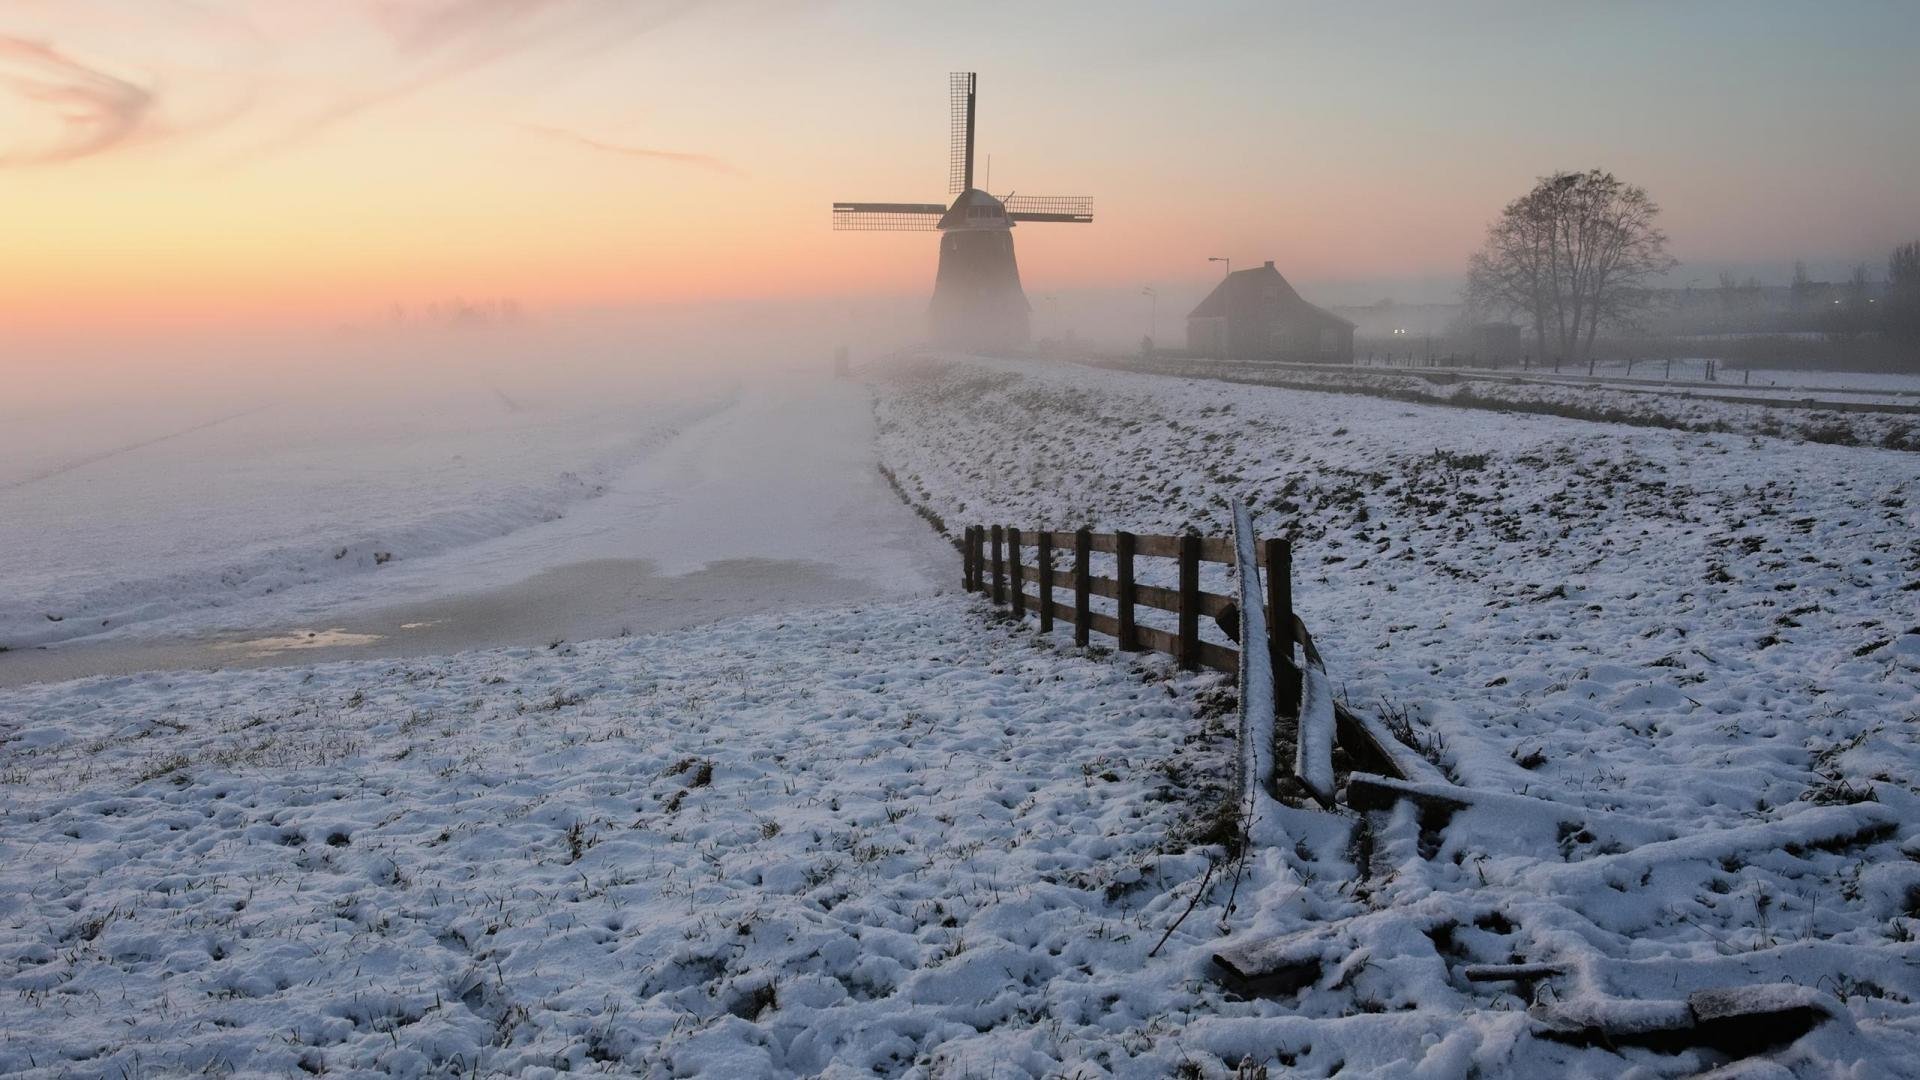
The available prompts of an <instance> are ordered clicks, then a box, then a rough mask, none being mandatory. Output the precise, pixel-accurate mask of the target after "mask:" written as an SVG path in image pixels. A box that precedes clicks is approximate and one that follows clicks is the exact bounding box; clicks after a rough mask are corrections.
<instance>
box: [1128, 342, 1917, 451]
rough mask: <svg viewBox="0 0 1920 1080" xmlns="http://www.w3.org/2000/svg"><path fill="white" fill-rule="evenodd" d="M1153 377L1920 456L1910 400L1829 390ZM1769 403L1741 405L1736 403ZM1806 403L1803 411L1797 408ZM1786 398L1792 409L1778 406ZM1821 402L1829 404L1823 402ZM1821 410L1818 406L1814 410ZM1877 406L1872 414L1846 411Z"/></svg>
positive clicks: (1363, 375)
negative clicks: (1791, 401) (1881, 449)
mask: <svg viewBox="0 0 1920 1080" xmlns="http://www.w3.org/2000/svg"><path fill="white" fill-rule="evenodd" d="M1113 366H1115V367H1120V368H1134V367H1140V366H1142V365H1140V363H1139V362H1138V361H1132V360H1129V361H1124V362H1117V363H1115V364H1114V365H1113ZM1145 369H1146V370H1148V371H1152V372H1155V373H1158V374H1170V375H1176V376H1177V375H1184V374H1188V373H1192V374H1205V375H1212V376H1215V377H1218V378H1220V379H1223V380H1232V381H1238V382H1241V383H1253V384H1261V385H1268V386H1276V387H1285V388H1291V389H1319V390H1322V391H1325V392H1334V393H1342V394H1363V395H1367V396H1373V397H1382V398H1390V399H1395V400H1400V401H1410V402H1416V403H1419V402H1439V403H1447V404H1452V405H1455V406H1462V407H1470V408H1477V409H1485V410H1491V411H1499V412H1514V413H1525V414H1537V415H1547V416H1561V417H1570V418H1577V419H1585V420H1601V421H1607V422H1613V423H1625V424H1631V425H1635V426H1642V427H1668V428H1677V429H1679V430H1682V431H1699V432H1722V433H1728V434H1744V435H1765V436H1780V437H1786V438H1794V439H1802V440H1806V441H1809V442H1822V443H1834V444H1839V445H1845V446H1881V447H1887V448H1890V449H1904V450H1920V416H1916V415H1914V414H1913V413H1912V412H1910V411H1886V410H1888V409H1896V410H1910V409H1911V408H1912V407H1913V406H1914V399H1913V398H1912V397H1910V396H1901V395H1893V394H1887V393H1871V392H1865V393H1861V392H1853V391H1839V392H1836V393H1834V394H1816V393H1814V392H1811V391H1794V390H1781V389H1768V388H1758V389H1756V388H1752V387H1741V386H1740V385H1739V384H1738V383H1721V384H1713V385H1711V386H1707V387H1688V386H1664V385H1661V384H1659V383H1650V384H1648V383H1643V384H1635V385H1631V386H1630V385H1628V384H1627V383H1625V382H1624V381H1619V382H1608V381H1605V380H1599V381H1595V380H1589V379H1587V378H1585V377H1584V376H1564V377H1557V376H1554V375H1552V374H1551V373H1545V374H1535V373H1526V374H1524V375H1516V374H1515V373H1513V372H1511V371H1508V372H1494V373H1475V372H1472V371H1467V372H1443V373H1440V374H1443V375H1446V376H1448V377H1449V378H1452V380H1453V381H1447V382H1435V381H1431V380H1429V379H1428V378H1426V377H1424V376H1423V375H1420V374H1415V373H1412V372H1407V371H1400V370H1395V369H1390V368H1385V367H1367V366H1364V365H1362V366H1360V367H1349V366H1345V365H1337V366H1336V365H1324V366H1323V365H1311V366H1309V365H1285V364H1281V365H1267V364H1239V363H1225V364H1223V363H1219V362H1215V361H1208V360H1183V359H1165V360H1160V361H1156V362H1154V363H1152V364H1150V365H1145ZM1725 397H1734V398H1742V399H1751V400H1754V401H1756V402H1758V401H1760V400H1768V401H1769V402H1770V403H1769V404H1757V403H1756V404H1751V405H1749V404H1746V403H1745V400H1741V401H1725V400H1714V399H1715V398H1725ZM1808 397H1814V398H1815V399H1816V400H1815V402H1814V403H1813V404H1807V405H1802V404H1798V403H1797V402H1799V401H1800V400H1802V399H1805V398H1808ZM1787 398H1792V399H1794V400H1795V401H1796V404H1793V405H1791V406H1788V405H1783V404H1781V403H1780V402H1781V400H1782V399H1787ZM1828 399H1831V400H1828ZM1823 405H1824V406H1826V407H1822V406H1823ZM1848 407H1851V408H1852V409H1859V410H1871V409H1877V410H1879V411H1849V408H1848Z"/></svg>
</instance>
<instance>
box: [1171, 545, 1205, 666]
mask: <svg viewBox="0 0 1920 1080" xmlns="http://www.w3.org/2000/svg"><path fill="white" fill-rule="evenodd" d="M1177 603H1178V609H1177V614H1178V615H1179V617H1180V651H1179V652H1178V653H1176V654H1175V656H1176V658H1177V659H1178V660H1179V661H1180V666H1181V667H1183V668H1185V669H1187V670H1188V671H1193V670H1195V669H1197V668H1199V666H1200V538H1199V537H1198V536H1194V535H1191V534H1189V535H1186V536H1182V537H1181V538H1180V596H1179V598H1178V601H1177Z"/></svg>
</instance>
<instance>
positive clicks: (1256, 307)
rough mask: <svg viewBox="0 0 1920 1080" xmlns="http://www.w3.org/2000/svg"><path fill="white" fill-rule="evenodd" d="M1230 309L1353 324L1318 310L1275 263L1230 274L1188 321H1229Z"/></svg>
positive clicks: (1270, 261) (1320, 309) (1191, 314)
mask: <svg viewBox="0 0 1920 1080" xmlns="http://www.w3.org/2000/svg"><path fill="white" fill-rule="evenodd" d="M1229 298H1231V300H1232V303H1231V305H1229V303H1228V301H1229ZM1229 307H1231V309H1232V310H1234V311H1237V312H1243V313H1246V314H1252V313H1254V312H1260V311H1263V310H1264V311H1266V312H1269V313H1272V314H1277V315H1280V316H1282V317H1287V316H1292V317H1296V318H1297V317H1299V316H1302V315H1305V316H1308V317H1311V318H1320V319H1325V320H1328V321H1330V322H1337V323H1339V324H1340V325H1342V326H1348V327H1351V326H1352V325H1353V323H1351V322H1348V321H1347V320H1346V319H1343V318H1341V317H1340V316H1338V315H1335V314H1334V313H1333V312H1331V311H1327V310H1326V309H1324V308H1318V307H1315V306H1313V305H1312V304H1309V303H1307V302H1306V301H1305V300H1304V299H1302V298H1301V296H1300V294H1299V293H1297V292H1295V291H1294V290H1293V286H1292V285H1289V284H1287V279H1286V278H1284V277H1281V276H1280V271H1278V270H1276V269H1274V267H1273V262H1272V260H1268V261H1267V263H1266V264H1265V265H1262V266H1256V267H1254V268H1253V269H1251V270H1235V271H1234V272H1233V273H1231V274H1228V275H1227V276H1226V277H1225V278H1223V279H1221V282H1220V284H1218V285H1215V286H1214V287H1213V291H1212V292H1210V293H1208V294H1207V298H1206V299H1205V300H1202V301H1200V306H1199V307H1197V308H1194V309H1193V310H1192V311H1191V312H1189V313H1188V314H1187V318H1189V319H1217V318H1225V317H1226V314H1227V311H1228V309H1229Z"/></svg>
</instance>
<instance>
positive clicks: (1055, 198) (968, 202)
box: [833, 71, 1093, 348]
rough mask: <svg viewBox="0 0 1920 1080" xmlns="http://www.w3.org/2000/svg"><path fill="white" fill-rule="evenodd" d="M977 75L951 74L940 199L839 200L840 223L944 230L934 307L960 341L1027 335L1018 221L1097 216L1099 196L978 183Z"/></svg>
mask: <svg viewBox="0 0 1920 1080" xmlns="http://www.w3.org/2000/svg"><path fill="white" fill-rule="evenodd" d="M975 81H976V79H975V75H974V73H973V72H971V71H957V72H954V73H953V75H952V77H951V82H950V95H949V96H950V98H951V105H952V123H951V136H952V154H951V158H950V161H949V163H948V180H947V191H948V193H949V194H952V195H954V196H956V197H955V198H954V200H953V205H951V206H948V205H944V204H941V203H883V202H837V203H834V204H833V227H834V228H835V229H838V230H846V231H853V232H935V231H937V232H939V233H940V272H939V274H938V276H936V277H935V278H934V284H933V304H932V305H931V307H930V309H929V312H928V315H929V321H930V322H931V324H932V331H933V340H934V341H935V342H938V343H940V344H943V345H953V346H958V347H961V348H1000V347H1004V346H1007V345H1017V344H1021V343H1024V342H1025V341H1026V340H1027V337H1028V334H1029V327H1028V318H1029V316H1030V314H1031V313H1032V311H1033V308H1032V306H1031V305H1029V304H1028V303H1027V294H1026V293H1025V292H1022V291H1021V289H1020V267H1019V266H1018V265H1017V264H1016V263H1015V262H1014V258H1013V227H1014V225H1016V224H1018V223H1021V222H1064V223H1068V224H1078V225H1084V224H1087V223H1088V222H1091V221H1092V220H1093V200H1092V199H1090V198H1087V197H1085V196H1080V195H1012V194H1009V195H1005V196H1001V197H998V198H996V197H994V196H992V195H989V194H987V193H986V192H985V191H982V190H981V189H979V188H976V187H974V186H973V106H974V84H975Z"/></svg>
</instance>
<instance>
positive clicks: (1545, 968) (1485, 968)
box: [1460, 963, 1567, 982]
mask: <svg viewBox="0 0 1920 1080" xmlns="http://www.w3.org/2000/svg"><path fill="white" fill-rule="evenodd" d="M1566 973H1567V966H1566V965H1565V964H1544V963H1541V964H1468V965H1467V966H1466V967H1463V968H1461V969H1460V976H1461V978H1464V979H1466V980H1467V981H1468V982H1537V981H1539V980H1541V979H1551V978H1553V977H1555V976H1558V975H1565V974H1566Z"/></svg>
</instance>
